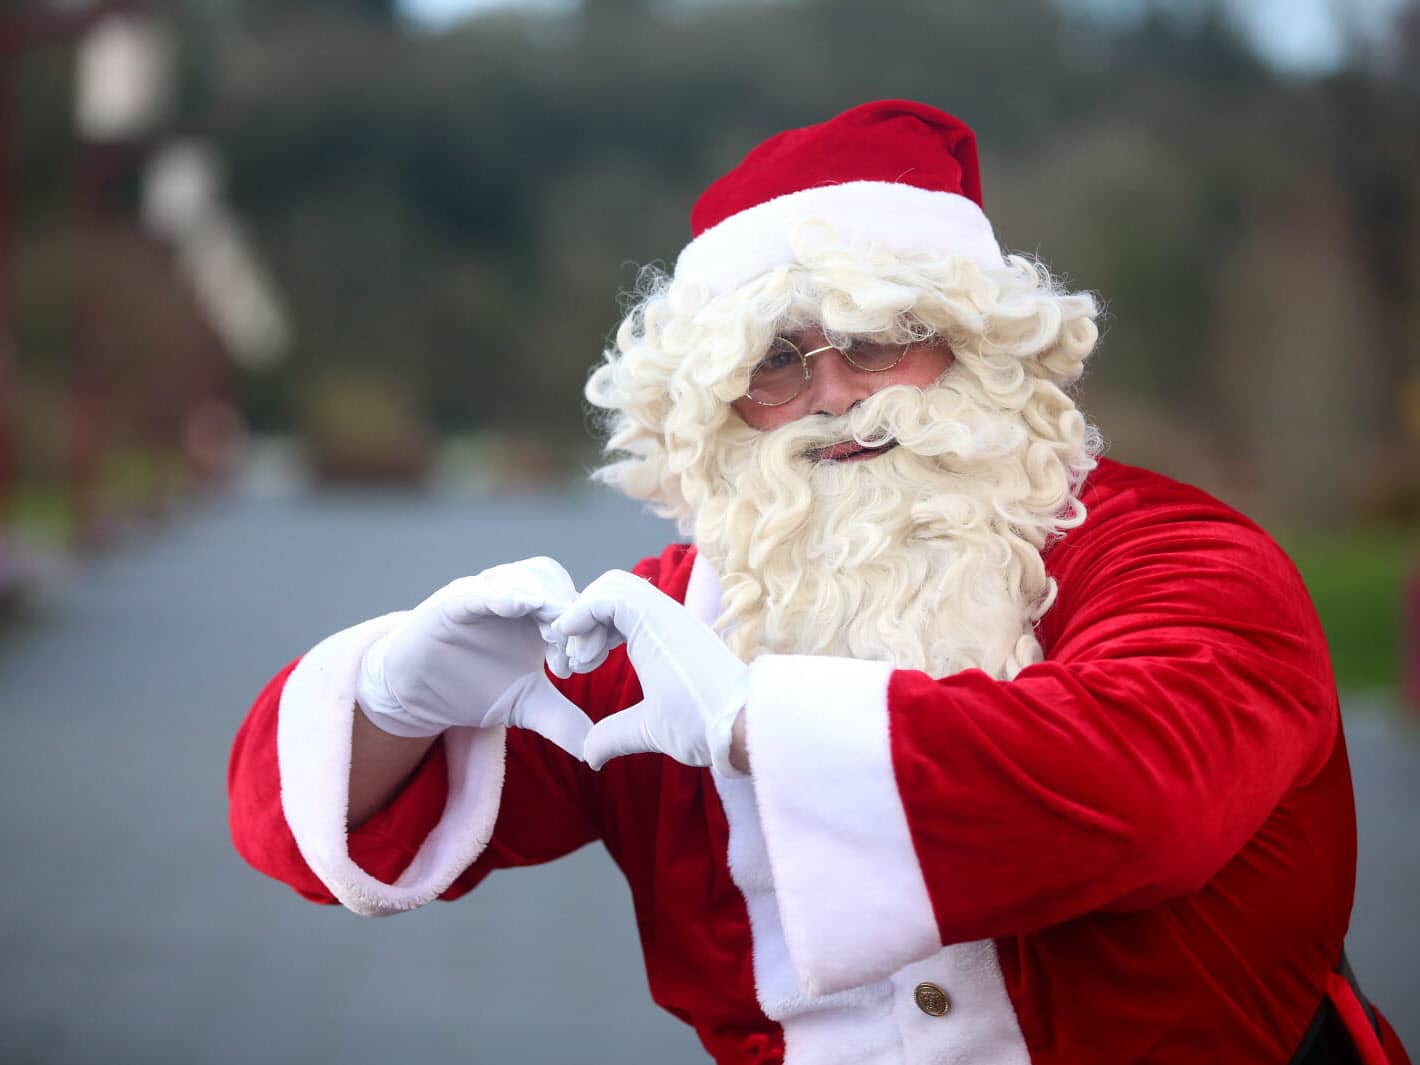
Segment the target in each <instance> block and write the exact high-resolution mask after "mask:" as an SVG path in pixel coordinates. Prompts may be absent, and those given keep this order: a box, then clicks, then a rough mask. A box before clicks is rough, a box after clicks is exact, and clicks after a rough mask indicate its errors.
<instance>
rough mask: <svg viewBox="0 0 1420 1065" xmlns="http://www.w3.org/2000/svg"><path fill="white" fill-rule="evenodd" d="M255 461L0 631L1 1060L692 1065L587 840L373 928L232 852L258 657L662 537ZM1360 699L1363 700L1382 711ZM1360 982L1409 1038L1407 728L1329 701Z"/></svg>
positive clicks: (1419, 1043) (662, 530) (636, 528)
mask: <svg viewBox="0 0 1420 1065" xmlns="http://www.w3.org/2000/svg"><path fill="white" fill-rule="evenodd" d="M288 488H291V485H290V484H288V483H287V482H286V481H284V480H283V479H281V478H276V479H274V480H273V479H272V478H270V477H267V476H265V475H263V477H259V478H257V479H256V480H254V481H252V482H250V483H248V484H247V485H246V486H245V488H244V489H243V490H242V491H241V492H239V493H237V494H235V495H234V496H230V497H227V498H224V499H222V500H218V501H215V502H211V503H208V504H206V505H204V506H201V507H199V508H196V509H195V510H194V511H193V512H192V513H191V514H189V515H185V516H182V517H181V518H179V519H178V520H176V521H174V522H172V523H171V524H169V525H168V526H166V527H165V528H164V529H162V530H161V531H160V532H159V533H158V534H157V535H156V536H154V537H151V538H149V539H145V540H143V541H141V542H137V543H134V544H132V545H129V546H126V547H124V548H123V549H121V550H119V551H117V552H115V553H114V554H112V555H111V556H109V557H107V558H103V559H100V560H98V561H96V562H92V563H89V564H86V565H84V566H83V567H82V568H76V569H74V570H72V571H70V572H67V573H62V574H59V575H58V576H57V579H55V580H54V581H52V582H51V584H50V586H49V588H48V590H47V591H46V593H45V595H44V598H43V599H42V600H41V601H40V603H39V605H38V609H37V610H36V612H35V616H34V617H33V619H32V620H31V621H30V622H27V623H26V624H25V625H24V626H19V627H12V628H10V629H9V630H7V631H4V632H0V707H3V709H0V727H3V729H4V740H3V743H0V804H3V806H0V808H3V811H4V812H3V814H0V848H3V853H5V854H7V855H8V856H9V858H8V860H7V862H6V865H7V869H6V872H5V876H4V878H3V885H0V905H3V907H4V911H5V913H6V914H7V917H6V920H5V922H4V926H3V931H0V1060H3V1061H4V1062H6V1063H8V1065H22V1063H29V1062H54V1063H64V1065H87V1063H89V1062H115V1063H121V1062H130V1061H131V1062H144V1063H148V1065H165V1063H169V1062H173V1063H178V1062H181V1063H191V1065H199V1063H233V1065H236V1063H241V1065H250V1063H252V1062H278V1063H280V1062H297V1061H299V1062H302V1063H310V1065H318V1063H324V1062H331V1063H335V1062H339V1063H342V1065H365V1063H370V1065H375V1063H378V1065H389V1063H390V1062H396V1061H410V1062H416V1063H419V1065H426V1063H431V1065H432V1063H438V1062H458V1063H461V1065H465V1063H469V1062H489V1063H491V1062H518V1061H533V1062H541V1061H557V1062H567V1063H581V1062H586V1063H595V1062H608V1061H616V1062H620V1063H626V1065H634V1063H638V1062H646V1063H653V1062H654V1063H656V1065H671V1063H675V1062H697V1061H703V1060H705V1059H704V1056H703V1054H702V1053H701V1051H700V1050H699V1044H698V1043H697V1042H696V1041H695V1039H694V1037H693V1036H691V1035H690V1034H689V1031H688V1029H685V1028H683V1027H682V1026H681V1025H680V1024H679V1022H677V1021H675V1020H674V1019H672V1018H671V1017H669V1016H668V1015H665V1014H663V1013H661V1012H660V1011H659V1010H658V1009H657V1008H656V1007H654V1006H653V1005H652V1004H651V1003H650V1002H649V999H648V997H647V994H646V989H645V978H644V975H643V973H642V970H641V961H640V955H639V949H638V947H637V945H636V939H635V933H634V929H633V926H632V917H631V907H630V903H629V900H628V898H627V895H626V891H625V887H624V885H623V883H622V881H621V878H620V875H619V873H617V872H616V870H615V869H614V868H613V867H612V866H611V864H610V862H609V861H608V860H607V859H606V858H605V856H604V854H602V853H601V852H600V851H599V850H594V849H590V848H589V849H586V850H584V851H582V852H580V853H578V854H576V855H574V856H573V857H571V858H570V859H567V860H565V861H563V862H560V863H557V864H555V865H553V866H549V867H546V868H542V869H537V870H531V871H522V872H519V873H518V874H516V875H513V874H506V873H505V874H497V875H495V876H494V877H493V878H492V879H491V881H490V882H489V883H488V884H487V885H486V886H485V887H483V888H481V889H480V891H479V896H478V898H477V900H476V902H474V901H472V900H470V902H468V903H465V904H462V905H456V906H433V907H429V908H427V909H426V910H424V911H420V912H418V913H415V914H410V915H406V916H403V917H400V918H398V919H397V920H385V921H370V920H364V919H361V918H357V917H354V916H352V915H350V914H348V913H345V912H344V911H342V910H338V909H333V908H332V909H321V908H316V907H312V906H310V905H309V904H307V903H305V902H302V901H301V900H299V899H298V898H297V897H296V896H295V895H294V894H293V893H291V892H290V891H289V890H287V889H286V888H284V887H282V886H280V885H277V884H275V883H272V882H269V881H266V880H263V879H262V878H261V877H259V876H258V875H257V874H256V873H254V872H252V871H250V870H249V869H248V868H247V867H246V866H245V865H243V864H242V863H241V861H240V860H239V859H238V858H237V857H236V856H235V854H234V853H233V852H232V851H231V848H230V846H229V844H228V840H227V832H226V825H225V816H226V813H225V802H224V792H223V784H224V773H225V767H226V757H227V750H228V745H229V742H230V739H231V735H232V733H233V731H234V730H235V728H236V726H237V724H238V722H239V721H240V718H241V716H242V714H243V712H244V711H245V709H246V706H247V705H248V703H249V701H250V699H251V697H252V696H253V695H254V694H255V692H256V690H257V688H258V687H259V686H260V684H261V683H262V682H264V680H265V679H266V678H267V677H268V676H269V675H270V674H271V673H272V672H274V671H275V670H276V669H277V668H278V667H279V666H280V665H282V664H283V663H284V662H286V661H287V660H289V659H290V658H292V657H294V656H295V655H296V654H298V653H299V652H300V651H302V650H303V649H305V648H306V647H308V646H310V645H311V644H313V643H314V642H316V641H317V640H318V639H320V638H321V637H322V636H324V635H326V634H328V633H329V632H331V631H334V630H335V629H337V628H340V627H343V626H345V625H348V624H351V623H353V622H355V621H358V620H360V619H362V618H365V617H368V616H371V615H374V614H377V613H382V612H384V611H386V610H389V609H392V608H394V607H397V606H400V605H405V604H412V603H413V602H415V601H417V600H418V599H419V598H421V597H422V596H423V595H424V594H426V593H427V592H428V591H429V590H432V589H433V588H435V587H437V586H439V585H440V584H442V583H444V582H445V581H447V580H448V579H450V578H451V577H453V576H455V575H458V574H462V573H465V572H470V571H474V570H477V569H479V568H481V567H483V566H484V565H487V564H490V563H492V562H495V561H504V560H507V559H511V558H517V557H523V556H526V555H530V554H539V553H543V554H551V555H554V556H556V557H557V558H559V559H561V560H562V561H563V563H564V564H565V565H567V567H568V569H569V570H570V571H571V572H572V574H573V576H574V578H576V579H577V580H578V582H579V583H581V582H583V581H585V580H587V579H589V578H590V577H592V576H594V575H595V574H597V573H599V572H601V571H602V570H604V569H607V568H609V567H612V566H627V565H629V564H630V563H631V562H633V561H634V560H636V559H638V558H640V557H641V556H642V555H644V554H648V553H651V552H653V551H656V550H658V549H659V548H660V547H661V546H662V544H663V543H664V542H665V541H666V539H667V538H668V537H670V536H671V535H672V534H673V530H671V529H670V528H669V527H668V526H666V525H664V524H663V523H661V522H658V521H656V520H654V519H651V518H647V517H644V516H641V515H638V514H637V513H636V512H635V510H634V509H633V508H631V507H629V506H627V505H624V504H621V503H619V502H617V501H614V500H611V499H609V498H607V497H606V496H605V495H604V494H598V495H590V494H589V495H587V496H585V497H578V498H577V499H576V500H565V499H564V500H554V499H545V498H507V499H501V500H489V499H484V500H481V501H474V500H468V499H459V498H456V497H452V496H449V495H423V494H410V495H401V494H398V493H390V494H382V495H378V496H369V495H356V494H351V495H340V494H322V495H316V496H312V495H306V494H302V493H299V492H295V491H288V490H287V489H288ZM1381 709H1382V710H1383V708H1381ZM1347 728H1348V733H1349V737H1350V743H1351V755H1352V763H1353V767H1354V771H1355V776H1356V789H1357V797H1358V802H1359V812H1360V819H1361V873H1360V884H1359V888H1358V893H1357V903H1356V912H1355V918H1354V923H1353V933H1352V938H1351V951H1352V960H1353V962H1354V964H1355V967H1356V969H1357V972H1358V973H1359V975H1360V978H1361V981H1362V984H1363V986H1365V987H1366V988H1367V990H1368V991H1369V993H1370V994H1371V995H1372V996H1373V997H1374V998H1375V999H1376V1000H1377V1001H1378V1002H1380V1003H1381V1005H1382V1006H1383V1007H1384V1008H1385V1009H1386V1010H1387V1012H1388V1013H1389V1014H1390V1016H1391V1017H1392V1019H1393V1020H1394V1021H1395V1023H1396V1026H1397V1027H1398V1028H1399V1029H1400V1030H1401V1033H1402V1035H1403V1036H1405V1037H1406V1038H1407V1040H1408V1042H1409V1044H1410V1046H1411V1047H1412V1049H1414V1048H1420V981H1417V980H1416V979H1415V978H1414V976H1413V960H1414V959H1415V958H1416V957H1420V742H1417V736H1416V734H1415V732H1414V731H1413V730H1410V729H1408V728H1404V727H1397V726H1396V725H1395V724H1394V723H1393V719H1392V717H1391V716H1390V715H1387V714H1386V713H1384V712H1380V711H1378V710H1377V709H1376V708H1369V707H1362V706H1359V705H1357V706H1348V725H1347Z"/></svg>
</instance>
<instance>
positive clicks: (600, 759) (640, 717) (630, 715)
mask: <svg viewBox="0 0 1420 1065" xmlns="http://www.w3.org/2000/svg"><path fill="white" fill-rule="evenodd" d="M645 708H646V704H645V703H644V702H640V703H637V704H636V705H635V706H633V707H630V708H628V709H626V710H622V711H621V712H620V713H617V714H612V715H611V716H610V717H604V718H602V719H601V720H600V721H598V722H597V723H596V724H595V725H593V726H592V728H591V731H590V732H588V733H587V739H586V743H585V745H584V746H583V748H582V752H583V753H582V756H583V760H584V761H586V763H587V765H589V766H591V767H592V768H593V769H600V768H601V767H602V766H604V765H606V764H607V762H609V761H611V760H612V759H613V758H620V757H621V756H622V755H626V754H643V753H645V752H647V751H654V750H656V749H657V748H656V745H655V744H654V743H652V742H651V739H650V736H649V735H648V734H647V731H646V724H647V721H648V717H647V714H646V709H645Z"/></svg>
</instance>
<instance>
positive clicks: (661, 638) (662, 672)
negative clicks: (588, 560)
mask: <svg viewBox="0 0 1420 1065" xmlns="http://www.w3.org/2000/svg"><path fill="white" fill-rule="evenodd" d="M548 638H549V639H550V640H552V641H554V642H567V641H570V640H573V639H576V640H579V641H582V642H583V643H582V646H581V647H575V648H574V647H571V646H569V647H568V651H567V657H568V660H569V664H570V666H571V668H572V669H573V670H575V671H576V672H579V673H583V672H586V671H587V670H588V669H590V668H594V666H595V664H596V662H595V661H594V660H593V658H592V657H590V656H589V655H588V652H589V651H593V650H602V651H603V654H604V649H605V648H606V647H608V646H611V645H613V644H615V643H617V642H620V640H623V639H624V640H625V641H626V651H627V655H628V656H629V657H630V659H631V665H632V666H633V667H634V668H635V670H636V675H637V676H638V677H639V678H640V680H641V691H642V692H643V694H644V698H643V699H642V701H641V702H639V703H637V704H636V705H635V706H632V707H628V708H627V709H625V710H622V711H621V712H620V713H617V714H613V715H611V716H610V717H607V718H604V719H602V720H601V721H599V722H597V723H596V724H595V725H593V726H592V729H591V731H590V732H589V733H588V734H587V742H586V747H585V749H584V758H585V759H586V762H587V764H588V765H590V766H591V767H592V768H593V769H600V768H601V767H602V766H603V765H605V764H606V763H607V762H608V761H610V760H611V759H613V758H617V757H620V756H621V755H623V754H635V753H638V752H643V751H659V752H660V753H662V754H666V755H669V756H670V757H672V758H674V759H676V761H678V762H683V763H684V764H686V765H713V766H714V767H715V768H716V770H718V771H719V772H720V773H722V774H724V775H726V776H736V777H738V776H744V774H743V773H741V772H740V771H739V770H737V769H735V768H734V767H733V766H732V765H731V764H730V734H731V730H732V729H733V727H734V723H735V718H736V716H737V715H738V714H739V711H740V709H741V708H742V707H743V706H744V703H745V696H746V690H747V686H748V676H749V667H748V666H746V665H745V664H744V663H743V662H741V661H740V660H739V659H738V658H736V657H735V656H734V654H733V653H732V652H731V651H730V649H729V648H728V647H726V646H725V644H724V642H723V641H722V640H721V639H720V637H719V636H718V635H716V633H715V631H714V630H713V629H711V628H710V627H709V626H708V625H706V624H705V623H704V622H702V621H701V620H700V619H699V618H697V617H696V616H695V615H694V614H692V613H691V612H690V611H689V610H687V609H686V608H685V607H683V606H682V605H681V604H679V603H677V602H676V601H675V600H674V599H672V598H670V596H668V595H666V594H665V593H664V592H661V591H660V590H658V589H657V588H656V587H655V586H654V585H652V584H651V583H650V582H649V581H645V580H642V579H641V578H640V577H636V576H633V575H632V574H630V573H626V572H624V571H622V570H611V571H610V572H608V573H604V574H602V575H601V576H600V577H598V578H597V579H596V580H594V581H593V582H592V583H591V584H589V585H588V586H587V588H586V590H585V591H584V592H582V594H581V595H580V596H578V597H577V600H576V602H574V603H573V604H572V605H571V606H570V607H568V609H567V610H566V612H565V613H563V614H562V616H561V617H559V618H558V619H557V620H556V621H554V622H553V623H552V626H551V629H550V632H549V634H548Z"/></svg>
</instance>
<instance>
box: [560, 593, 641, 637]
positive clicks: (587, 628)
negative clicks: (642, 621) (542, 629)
mask: <svg viewBox="0 0 1420 1065" xmlns="http://www.w3.org/2000/svg"><path fill="white" fill-rule="evenodd" d="M633 624H634V615H633V613H632V611H631V610H630V608H629V607H628V605H627V604H626V602H625V601H624V600H623V599H621V598H620V597H619V596H616V595H614V593H608V594H601V593H599V592H597V591H595V590H594V586H593V587H589V588H588V589H587V590H586V591H585V592H583V593H582V594H581V595H579V596H578V597H577V600H576V602H574V603H572V604H571V605H570V606H568V607H567V609H566V610H564V611H563V612H562V614H561V615H560V616H559V617H558V618H557V620H556V621H554V622H553V623H552V633H553V635H554V636H555V637H556V638H558V639H562V640H565V639H567V638H569V637H572V636H586V635H589V634H590V633H591V632H593V631H594V630H596V629H598V628H609V629H614V630H615V631H616V632H618V633H620V634H621V636H622V637H625V636H626V635H627V634H628V630H629V629H630V628H631V627H632V625H633Z"/></svg>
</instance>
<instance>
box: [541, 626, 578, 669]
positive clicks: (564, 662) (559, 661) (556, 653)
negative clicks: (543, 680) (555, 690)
mask: <svg viewBox="0 0 1420 1065" xmlns="http://www.w3.org/2000/svg"><path fill="white" fill-rule="evenodd" d="M543 638H544V639H546V634H545V633H544V635H543ZM542 657H543V661H544V662H546V663H547V668H548V669H550V670H551V671H552V675H553V676H554V677H561V678H562V679H563V680H566V679H567V678H568V677H570V676H571V675H572V674H573V673H574V672H576V670H574V669H573V668H572V663H571V661H570V660H569V657H568V654H567V648H566V647H564V646H563V645H562V644H560V643H550V644H548V645H547V649H546V650H545V651H544V652H543V656H542Z"/></svg>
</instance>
